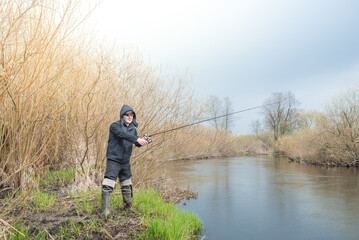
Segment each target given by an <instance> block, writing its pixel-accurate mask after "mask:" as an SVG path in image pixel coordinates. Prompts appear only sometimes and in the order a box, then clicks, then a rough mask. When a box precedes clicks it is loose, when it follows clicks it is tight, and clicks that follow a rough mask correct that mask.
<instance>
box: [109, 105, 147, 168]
mask: <svg viewBox="0 0 359 240" xmlns="http://www.w3.org/2000/svg"><path fill="white" fill-rule="evenodd" d="M128 111H132V112H133V114H134V115H133V120H132V122H131V123H130V124H129V125H128V126H127V125H126V123H125V120H124V119H123V115H124V114H125V113H126V112H128ZM137 126H138V124H137V122H136V113H135V112H134V111H133V109H132V108H131V107H130V106H128V105H123V106H122V108H121V112H120V120H118V121H117V122H114V123H112V124H111V126H110V134H109V139H108V146H107V153H106V157H107V159H111V160H113V161H117V162H120V163H129V162H130V157H131V154H132V147H133V144H135V145H136V146H137V147H140V146H141V145H140V144H138V143H137V139H138V135H137V130H136V127H137Z"/></svg>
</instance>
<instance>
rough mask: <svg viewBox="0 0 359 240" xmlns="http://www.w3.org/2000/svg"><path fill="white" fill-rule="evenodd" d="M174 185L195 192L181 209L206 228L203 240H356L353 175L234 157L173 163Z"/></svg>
mask: <svg viewBox="0 0 359 240" xmlns="http://www.w3.org/2000/svg"><path fill="white" fill-rule="evenodd" d="M165 169H166V171H167V173H168V175H169V176H170V177H171V178H172V180H173V182H172V184H176V185H179V186H181V187H189V188H190V189H191V190H195V191H198V198H197V199H196V200H194V199H191V200H189V201H187V202H186V205H181V206H180V207H181V208H182V209H185V210H188V211H192V212H194V213H196V214H197V215H198V216H199V217H200V218H201V219H202V221H203V223H204V231H203V232H202V237H203V236H205V239H218V240H221V239H226V240H229V239H245V240H247V239H253V240H260V239H266V240H268V239H275V240H277V239H283V240H284V239H286V240H287V239H288V240H289V239H290V240H295V239H298V240H299V239H300V240H303V239H323V240H330V239H341V240H352V239H353V240H354V239H355V240H358V239H359V174H358V172H357V169H346V168H324V167H316V166H306V165H300V164H297V163H288V160H286V159H275V158H257V157H236V158H225V159H206V160H194V161H192V160H191V161H174V162H170V163H168V164H166V165H165Z"/></svg>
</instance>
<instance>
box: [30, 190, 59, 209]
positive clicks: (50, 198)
mask: <svg viewBox="0 0 359 240" xmlns="http://www.w3.org/2000/svg"><path fill="white" fill-rule="evenodd" d="M32 197H33V199H32V201H33V203H34V207H35V209H34V210H35V212H48V211H50V210H51V209H53V207H54V206H55V202H56V194H55V193H50V194H49V193H45V192H42V191H35V192H33V193H32Z"/></svg>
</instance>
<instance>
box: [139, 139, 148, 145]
mask: <svg viewBox="0 0 359 240" xmlns="http://www.w3.org/2000/svg"><path fill="white" fill-rule="evenodd" d="M137 142H138V143H139V144H140V145H141V146H144V145H146V144H148V142H147V141H146V139H144V138H137Z"/></svg>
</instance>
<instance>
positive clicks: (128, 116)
mask: <svg viewBox="0 0 359 240" xmlns="http://www.w3.org/2000/svg"><path fill="white" fill-rule="evenodd" d="M123 120H125V123H126V124H127V125H128V124H130V123H131V122H132V120H133V113H125V114H124V115H123Z"/></svg>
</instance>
